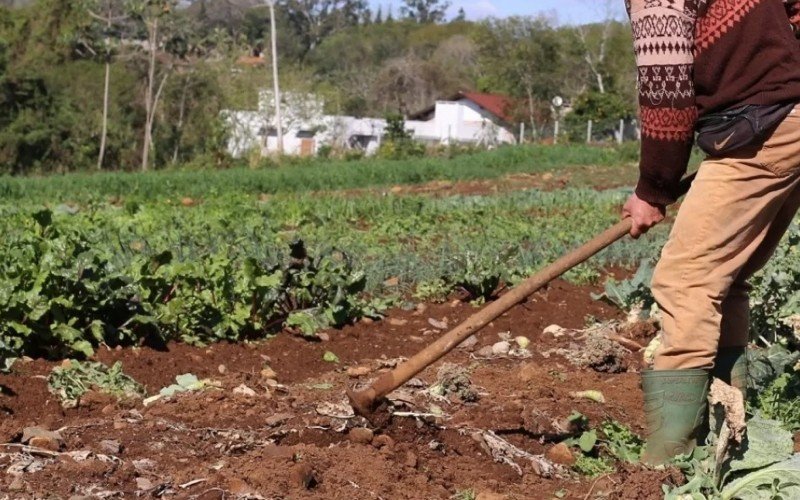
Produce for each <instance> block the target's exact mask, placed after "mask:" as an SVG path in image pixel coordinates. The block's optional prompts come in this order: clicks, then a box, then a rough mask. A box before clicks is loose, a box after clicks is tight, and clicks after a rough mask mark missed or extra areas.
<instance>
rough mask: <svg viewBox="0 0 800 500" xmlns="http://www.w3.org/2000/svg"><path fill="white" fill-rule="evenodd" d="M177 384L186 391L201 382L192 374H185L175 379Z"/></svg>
mask: <svg viewBox="0 0 800 500" xmlns="http://www.w3.org/2000/svg"><path fill="white" fill-rule="evenodd" d="M175 382H177V383H178V385H179V386H180V387H183V388H184V389H189V388H190V387H193V386H195V385H196V384H197V383H198V382H199V380H198V379H197V376H196V375H194V374H191V373H184V374H183V375H178V376H177V377H175Z"/></svg>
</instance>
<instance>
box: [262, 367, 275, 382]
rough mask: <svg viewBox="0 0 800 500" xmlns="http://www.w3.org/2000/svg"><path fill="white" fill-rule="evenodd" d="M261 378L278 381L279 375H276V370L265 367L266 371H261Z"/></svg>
mask: <svg viewBox="0 0 800 500" xmlns="http://www.w3.org/2000/svg"><path fill="white" fill-rule="evenodd" d="M261 376H262V377H263V378H265V379H267V380H277V379H278V374H277V373H275V370H273V369H272V368H270V367H269V366H265V367H264V369H262V370H261Z"/></svg>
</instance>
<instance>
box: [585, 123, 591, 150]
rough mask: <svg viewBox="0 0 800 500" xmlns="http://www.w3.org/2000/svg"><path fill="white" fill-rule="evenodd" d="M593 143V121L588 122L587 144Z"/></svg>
mask: <svg viewBox="0 0 800 500" xmlns="http://www.w3.org/2000/svg"><path fill="white" fill-rule="evenodd" d="M590 142H592V120H589V121H588V122H586V144H589V143H590Z"/></svg>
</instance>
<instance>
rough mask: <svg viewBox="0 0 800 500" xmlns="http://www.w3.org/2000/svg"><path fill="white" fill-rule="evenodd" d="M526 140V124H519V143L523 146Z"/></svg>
mask: <svg viewBox="0 0 800 500" xmlns="http://www.w3.org/2000/svg"><path fill="white" fill-rule="evenodd" d="M524 140H525V122H522V123H520V124H519V143H520V144H522V143H523V141H524Z"/></svg>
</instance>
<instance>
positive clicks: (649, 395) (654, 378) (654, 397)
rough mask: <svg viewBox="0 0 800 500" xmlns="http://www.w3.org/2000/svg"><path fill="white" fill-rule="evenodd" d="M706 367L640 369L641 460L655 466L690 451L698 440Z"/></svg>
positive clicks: (703, 414)
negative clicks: (643, 434) (644, 432)
mask: <svg viewBox="0 0 800 500" xmlns="http://www.w3.org/2000/svg"><path fill="white" fill-rule="evenodd" d="M709 380H710V379H709V373H708V371H706V370H649V371H645V372H642V389H643V390H644V411H645V416H646V417H647V442H646V445H645V450H644V455H643V456H642V461H644V462H645V463H648V464H651V465H659V464H663V463H665V462H667V461H668V460H669V459H671V458H673V457H675V456H677V455H682V454H688V453H690V452H691V451H692V450H693V449H694V447H695V446H696V445H697V441H698V439H702V435H701V434H702V431H703V423H704V421H705V417H706V411H707V410H708V401H707V396H708V386H709Z"/></svg>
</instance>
